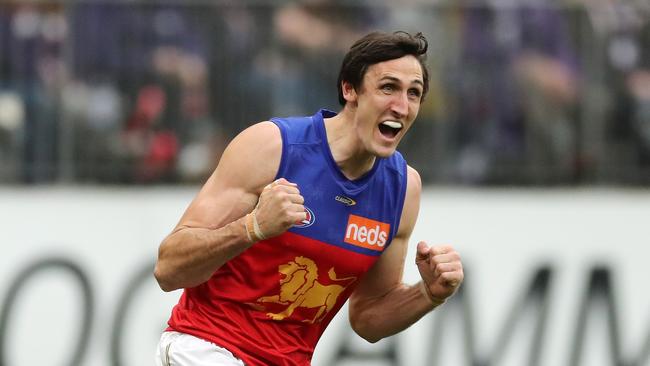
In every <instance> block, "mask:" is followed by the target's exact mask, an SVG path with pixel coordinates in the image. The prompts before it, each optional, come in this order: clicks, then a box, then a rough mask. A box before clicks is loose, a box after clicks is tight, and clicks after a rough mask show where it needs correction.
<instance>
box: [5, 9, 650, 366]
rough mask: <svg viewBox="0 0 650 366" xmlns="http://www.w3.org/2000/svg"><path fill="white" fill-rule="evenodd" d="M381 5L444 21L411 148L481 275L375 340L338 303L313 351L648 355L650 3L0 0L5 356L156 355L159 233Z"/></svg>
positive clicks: (424, 231)
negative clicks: (365, 339) (243, 137)
mask: <svg viewBox="0 0 650 366" xmlns="http://www.w3.org/2000/svg"><path fill="white" fill-rule="evenodd" d="M375 29H381V30H396V29H402V30H408V31H422V32H423V33H424V34H425V35H426V36H427V37H428V39H429V41H430V53H429V61H428V62H429V66H430V70H431V75H432V77H431V79H432V80H431V91H430V94H429V95H428V96H427V99H426V100H425V102H424V104H423V107H422V110H421V113H420V116H419V118H418V121H417V123H416V124H415V125H414V127H413V128H412V131H410V132H409V135H408V136H407V137H406V138H405V140H404V141H403V144H402V145H401V147H400V150H401V151H402V152H403V153H404V154H405V155H406V157H407V159H408V160H409V161H410V163H411V165H413V166H414V167H416V168H417V169H418V170H419V171H420V172H421V174H422V177H423V180H424V183H425V185H426V187H425V194H424V197H423V199H424V202H423V205H422V214H421V217H420V221H419V224H418V226H417V227H416V232H415V233H414V238H415V239H416V240H420V239H426V240H429V241H431V242H449V243H452V244H454V245H456V246H457V247H458V248H459V249H460V251H461V253H462V254H463V257H464V258H465V260H466V265H467V272H468V280H467V282H466V284H465V286H464V287H463V292H462V293H461V294H459V295H460V296H457V297H455V298H454V299H453V301H451V302H450V303H449V304H448V306H447V307H446V308H445V310H444V311H441V312H439V313H436V314H431V315H429V316H427V317H426V318H425V319H424V320H423V321H421V322H420V323H418V324H417V325H416V326H414V327H412V328H411V329H409V330H408V331H407V332H405V333H403V334H401V335H399V336H396V337H393V338H391V339H388V340H386V341H382V342H380V343H379V344H377V345H373V346H368V345H364V344H363V343H362V342H360V341H359V340H358V339H357V338H355V337H354V336H353V335H351V334H350V332H349V331H348V330H346V326H345V322H346V319H345V313H343V314H341V315H342V316H339V317H337V320H336V321H335V323H334V324H333V326H332V328H331V329H330V330H328V332H327V333H326V335H325V337H324V339H323V341H322V342H321V344H320V345H319V349H318V350H317V356H316V358H315V359H314V364H315V365H334V364H340V365H391V364H392V365H425V364H426V365H549V366H550V365H590V366H591V365H631V366H632V365H633V366H637V365H650V314H649V313H648V309H649V305H650V292H649V291H648V284H647V278H650V272H649V271H650V270H649V269H648V266H647V263H646V261H647V258H649V257H650V255H649V254H650V249H648V248H649V247H648V239H647V234H646V232H647V230H646V227H647V221H648V218H650V193H649V192H648V190H647V187H648V183H649V182H650V4H649V3H648V2H647V1H608V0H575V1H568V0H567V1H541V0H540V1H534V0H528V1H525V0H521V1H515V0H512V1H506V0H502V1H498V0H494V1H453V2H452V1H450V2H444V1H428V2H425V1H418V0H409V1H402V2H400V3H399V5H396V4H393V3H391V2H375V1H372V2H371V1H342V0H339V1H336V0H311V1H304V2H289V1H275V2H272V1H262V0H255V1H237V2H234V1H189V2H181V1H65V2H63V1H58V2H57V1H8V0H0V229H1V230H0V233H2V234H0V242H1V243H2V249H3V255H2V256H1V257H2V258H1V259H0V289H2V292H1V293H0V296H2V297H0V301H1V302H0V306H2V308H1V313H0V315H1V316H0V365H11V366H13V365H37V364H38V365H92V366H94V365H98V366H101V365H132V364H133V365H136V364H137V365H142V364H150V362H151V356H152V354H153V348H154V346H155V343H156V340H157V336H158V333H159V332H160V330H161V329H162V327H163V326H164V321H165V319H166V317H167V315H168V312H169V309H170V307H171V305H172V304H173V303H174V301H175V299H176V297H177V296H178V293H177V292H175V293H171V294H163V293H161V292H160V291H159V290H157V288H156V286H155V284H154V283H153V281H152V279H151V277H150V276H149V273H150V271H151V266H152V263H153V260H154V259H155V254H156V248H157V245H158V243H159V242H160V240H161V239H162V237H163V236H164V235H165V234H166V233H167V232H168V231H169V230H170V229H171V228H172V226H173V225H174V224H175V222H176V220H177V219H178V217H179V216H180V213H181V212H182V210H183V209H184V207H185V206H186V205H187V204H188V203H189V200H190V199H191V198H192V196H193V194H194V193H195V192H196V190H197V189H198V187H199V185H200V182H201V181H202V180H203V179H205V177H206V175H207V174H209V172H210V171H211V170H212V169H213V168H214V165H215V164H216V162H217V161H218V157H219V155H220V153H221V151H222V149H223V148H224V146H225V144H226V143H227V142H228V140H229V139H230V138H232V137H233V136H234V135H235V134H236V133H238V132H239V131H241V130H242V129H243V128H245V127H246V126H248V125H250V124H252V123H254V122H257V121H261V120H265V119H268V118H269V117H271V116H286V115H295V114H311V113H313V112H314V111H315V110H317V109H318V108H320V107H326V108H330V109H334V110H336V109H337V108H338V105H337V103H336V85H335V81H336V77H337V72H338V65H339V62H340V59H341V57H342V55H343V53H344V52H345V51H346V48H347V47H348V46H349V45H350V43H351V42H352V40H354V39H355V38H357V37H358V36H360V35H362V34H364V33H366V32H367V31H369V30H375ZM412 258H413V253H412V251H410V252H409V260H412ZM411 267H412V266H411ZM413 270H414V269H413V268H410V269H408V270H407V273H406V274H405V276H406V280H407V282H415V281H416V280H417V275H416V273H414V272H413ZM443 320H444V321H443Z"/></svg>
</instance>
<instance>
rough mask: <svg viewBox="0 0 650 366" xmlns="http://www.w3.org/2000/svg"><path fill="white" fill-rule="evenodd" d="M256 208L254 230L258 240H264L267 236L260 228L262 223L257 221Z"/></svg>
mask: <svg viewBox="0 0 650 366" xmlns="http://www.w3.org/2000/svg"><path fill="white" fill-rule="evenodd" d="M255 211H256V210H253V231H254V232H255V236H257V238H258V241H259V240H264V239H266V236H265V235H264V233H263V232H262V230H261V229H260V224H259V223H258V222H257V215H256V214H255Z"/></svg>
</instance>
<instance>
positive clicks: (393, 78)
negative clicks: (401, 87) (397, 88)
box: [379, 76, 424, 87]
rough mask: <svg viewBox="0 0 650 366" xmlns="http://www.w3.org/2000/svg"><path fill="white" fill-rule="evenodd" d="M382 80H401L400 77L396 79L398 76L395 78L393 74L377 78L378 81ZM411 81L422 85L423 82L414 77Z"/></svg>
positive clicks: (398, 81)
mask: <svg viewBox="0 0 650 366" xmlns="http://www.w3.org/2000/svg"><path fill="white" fill-rule="evenodd" d="M383 80H390V81H393V82H396V83H400V82H401V80H400V79H398V78H396V77H394V76H384V77H382V78H381V79H379V81H383ZM412 82H413V83H416V84H419V85H420V86H422V87H424V82H423V81H422V80H420V79H415V80H413V81H412Z"/></svg>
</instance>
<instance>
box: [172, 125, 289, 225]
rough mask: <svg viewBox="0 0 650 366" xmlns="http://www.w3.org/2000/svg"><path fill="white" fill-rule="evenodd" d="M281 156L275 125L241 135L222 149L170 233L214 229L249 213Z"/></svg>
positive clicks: (271, 176) (248, 130) (273, 173)
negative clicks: (203, 181)
mask: <svg viewBox="0 0 650 366" xmlns="http://www.w3.org/2000/svg"><path fill="white" fill-rule="evenodd" d="M281 155H282V139H281V136H280V131H279V128H278V127H277V126H276V125H275V124H273V123H271V122H261V123H258V124H256V125H253V126H251V127H249V128H248V129H246V130H244V131H243V132H241V133H240V134H239V135H237V137H235V138H234V139H233V140H232V142H231V143H230V144H229V145H228V147H227V148H226V149H225V151H224V153H223V154H222V156H221V159H220V161H219V164H218V165H217V168H216V169H215V170H214V172H213V173H212V175H211V176H210V177H209V178H208V180H207V181H206V182H205V184H204V185H203V187H202V188H201V190H200V191H199V193H198V194H197V195H196V197H195V198H194V200H193V201H192V203H191V204H190V205H189V207H188V208H187V210H186V211H185V213H184V214H183V216H182V217H181V219H180V221H179V223H178V225H177V226H176V228H175V229H174V231H178V230H180V229H182V228H185V227H200V228H208V229H216V228H219V227H222V226H224V225H226V224H228V223H230V222H232V221H234V220H236V219H238V218H240V217H242V216H244V215H245V214H247V213H248V212H250V211H252V210H253V208H254V207H255V205H256V203H257V199H258V196H259V194H260V192H261V191H262V189H263V187H264V186H265V185H266V184H268V183H269V182H271V181H272V180H273V179H274V178H275V175H276V174H277V171H278V167H279V165H280V159H281Z"/></svg>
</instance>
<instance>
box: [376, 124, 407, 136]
mask: <svg viewBox="0 0 650 366" xmlns="http://www.w3.org/2000/svg"><path fill="white" fill-rule="evenodd" d="M401 130H402V124H401V123H400V122H395V121H385V122H382V123H380V124H379V132H381V134H382V135H383V136H385V137H388V138H394V137H395V136H397V134H398V133H399V132H400V131H401Z"/></svg>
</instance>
